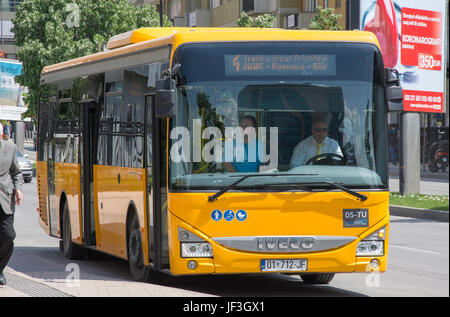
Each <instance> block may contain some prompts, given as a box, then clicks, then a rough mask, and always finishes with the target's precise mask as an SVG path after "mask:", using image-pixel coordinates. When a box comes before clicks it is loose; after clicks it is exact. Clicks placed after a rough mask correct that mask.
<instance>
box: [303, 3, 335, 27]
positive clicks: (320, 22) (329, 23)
mask: <svg viewBox="0 0 450 317" xmlns="http://www.w3.org/2000/svg"><path fill="white" fill-rule="evenodd" d="M316 12H317V13H316V15H315V16H314V17H313V18H312V19H311V21H310V24H309V29H310V30H337V31H339V30H341V29H342V27H341V26H340V25H339V21H338V20H339V18H340V17H341V16H342V15H341V14H336V13H334V9H333V8H327V9H323V8H322V7H320V6H317V10H316Z"/></svg>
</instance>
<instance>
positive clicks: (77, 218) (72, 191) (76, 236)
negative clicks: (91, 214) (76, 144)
mask: <svg viewBox="0 0 450 317" xmlns="http://www.w3.org/2000/svg"><path fill="white" fill-rule="evenodd" d="M63 193H65V195H66V197H67V202H68V204H69V213H70V220H71V221H70V223H71V230H72V241H73V242H75V243H78V244H82V243H83V234H82V232H81V228H82V218H81V208H80V207H81V199H80V197H79V193H80V164H75V163H63V162H55V195H56V202H57V203H56V210H58V211H59V210H62V208H63V206H60V201H61V196H62V194H63ZM59 217H60V214H59V212H57V218H58V219H57V222H58V233H59V236H60V237H61V228H60V227H59V224H60V220H61V219H59Z"/></svg>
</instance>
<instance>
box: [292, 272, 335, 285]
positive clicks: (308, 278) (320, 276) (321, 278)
mask: <svg viewBox="0 0 450 317" xmlns="http://www.w3.org/2000/svg"><path fill="white" fill-rule="evenodd" d="M300 277H301V278H302V280H303V283H304V284H328V283H330V282H331V280H332V279H333V278H334V273H314V274H300Z"/></svg>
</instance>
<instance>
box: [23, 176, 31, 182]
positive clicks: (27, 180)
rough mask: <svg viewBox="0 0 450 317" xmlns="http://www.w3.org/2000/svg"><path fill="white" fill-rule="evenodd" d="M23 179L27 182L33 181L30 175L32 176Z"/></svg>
mask: <svg viewBox="0 0 450 317" xmlns="http://www.w3.org/2000/svg"><path fill="white" fill-rule="evenodd" d="M23 181H24V182H25V183H31V177H30V178H24V179H23Z"/></svg>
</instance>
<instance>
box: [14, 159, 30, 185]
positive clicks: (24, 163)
mask: <svg viewBox="0 0 450 317" xmlns="http://www.w3.org/2000/svg"><path fill="white" fill-rule="evenodd" d="M17 161H18V162H19V166H20V171H21V172H22V176H23V181H24V182H25V183H31V179H32V178H33V163H31V161H30V160H29V159H28V156H27V155H25V156H24V155H22V153H20V152H19V151H17Z"/></svg>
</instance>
